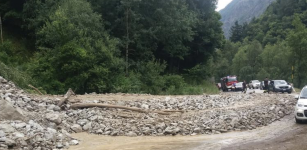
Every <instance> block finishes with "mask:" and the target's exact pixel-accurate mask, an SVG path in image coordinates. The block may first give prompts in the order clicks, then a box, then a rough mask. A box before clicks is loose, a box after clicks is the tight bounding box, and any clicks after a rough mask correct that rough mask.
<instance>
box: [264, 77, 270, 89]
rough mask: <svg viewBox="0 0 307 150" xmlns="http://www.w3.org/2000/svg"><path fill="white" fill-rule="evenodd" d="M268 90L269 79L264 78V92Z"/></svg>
mask: <svg viewBox="0 0 307 150" xmlns="http://www.w3.org/2000/svg"><path fill="white" fill-rule="evenodd" d="M268 88H269V79H268V77H266V78H265V79H264V90H268Z"/></svg>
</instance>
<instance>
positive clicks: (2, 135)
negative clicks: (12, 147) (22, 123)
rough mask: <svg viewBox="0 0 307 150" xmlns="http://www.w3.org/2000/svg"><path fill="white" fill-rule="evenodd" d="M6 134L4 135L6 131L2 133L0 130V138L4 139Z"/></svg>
mask: <svg viewBox="0 0 307 150" xmlns="http://www.w3.org/2000/svg"><path fill="white" fill-rule="evenodd" d="M5 135H6V134H5V133H4V131H2V130H0V138H2V137H5Z"/></svg>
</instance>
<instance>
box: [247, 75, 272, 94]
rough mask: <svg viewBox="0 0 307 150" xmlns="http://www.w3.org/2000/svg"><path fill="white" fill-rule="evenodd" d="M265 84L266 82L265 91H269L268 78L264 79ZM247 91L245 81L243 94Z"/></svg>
mask: <svg viewBox="0 0 307 150" xmlns="http://www.w3.org/2000/svg"><path fill="white" fill-rule="evenodd" d="M263 82H264V88H263V90H269V79H268V77H266V78H265V79H264V81H263ZM246 89H247V86H246V81H245V80H244V81H243V89H242V92H244V93H246Z"/></svg>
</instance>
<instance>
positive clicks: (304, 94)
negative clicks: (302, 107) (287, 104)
mask: <svg viewBox="0 0 307 150" xmlns="http://www.w3.org/2000/svg"><path fill="white" fill-rule="evenodd" d="M300 98H301V99H307V88H304V89H303V90H302V92H301V95H300Z"/></svg>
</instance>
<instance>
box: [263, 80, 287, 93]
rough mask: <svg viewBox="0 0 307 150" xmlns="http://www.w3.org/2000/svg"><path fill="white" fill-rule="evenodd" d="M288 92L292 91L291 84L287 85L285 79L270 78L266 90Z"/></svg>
mask: <svg viewBox="0 0 307 150" xmlns="http://www.w3.org/2000/svg"><path fill="white" fill-rule="evenodd" d="M271 91H272V92H282V93H284V92H288V93H289V94H290V93H292V86H291V85H289V84H288V83H287V82H286V81H285V80H271V81H270V84H269V90H268V92H271Z"/></svg>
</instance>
